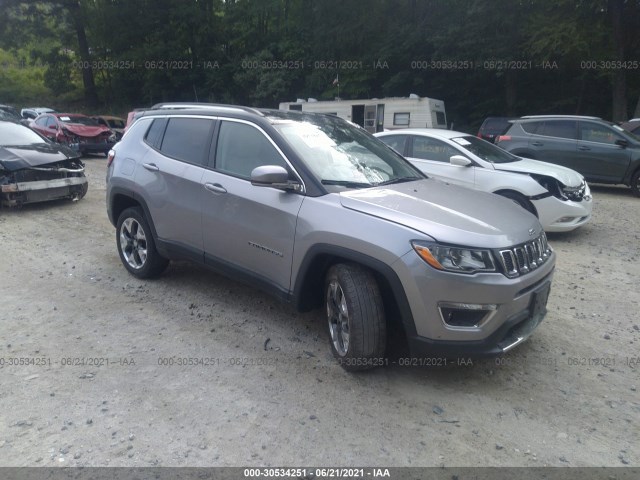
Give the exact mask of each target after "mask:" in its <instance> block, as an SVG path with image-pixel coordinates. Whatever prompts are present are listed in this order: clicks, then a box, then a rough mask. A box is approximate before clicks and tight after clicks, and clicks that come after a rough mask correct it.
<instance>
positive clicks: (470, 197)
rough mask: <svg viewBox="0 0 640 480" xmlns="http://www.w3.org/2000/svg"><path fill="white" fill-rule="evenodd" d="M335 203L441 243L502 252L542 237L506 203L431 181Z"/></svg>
mask: <svg viewBox="0 0 640 480" xmlns="http://www.w3.org/2000/svg"><path fill="white" fill-rule="evenodd" d="M340 202H341V204H342V206H343V207H345V208H348V209H351V210H355V211H358V212H362V213H365V214H367V215H373V216H375V217H379V218H383V219H385V220H388V221H390V222H394V223H398V224H400V225H404V226H406V227H408V228H411V229H414V230H417V231H419V232H422V233H423V234H425V235H428V236H430V237H431V238H433V239H435V240H437V241H439V242H443V243H451V244H457V245H467V246H475V247H485V248H502V247H507V246H511V245H516V244H519V243H524V242H527V241H529V240H531V239H532V238H534V237H537V236H538V235H539V234H540V232H541V231H542V227H541V226H540V223H539V222H538V219H537V218H536V217H535V216H533V215H532V214H530V213H529V212H527V211H525V210H524V209H523V208H521V207H519V206H517V205H516V204H514V203H513V202H512V201H511V200H507V199H505V198H502V197H500V196H498V195H494V194H492V193H485V192H478V191H476V190H470V189H467V188H464V187H459V186H455V185H449V184H446V183H443V182H440V181H437V180H433V179H425V180H417V181H414V182H408V183H401V184H397V185H387V186H381V187H374V188H367V189H362V190H349V191H346V192H341V193H340Z"/></svg>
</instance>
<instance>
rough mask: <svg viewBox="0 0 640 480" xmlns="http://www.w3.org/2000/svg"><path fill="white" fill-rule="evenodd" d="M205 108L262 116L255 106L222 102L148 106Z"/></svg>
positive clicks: (155, 107) (170, 108)
mask: <svg viewBox="0 0 640 480" xmlns="http://www.w3.org/2000/svg"><path fill="white" fill-rule="evenodd" d="M207 108H218V109H225V110H234V111H244V112H249V113H254V114H256V115H260V116H264V114H263V113H262V112H261V111H260V110H258V109H256V108H252V107H243V106H241V105H226V104H222V103H200V102H165V103H156V104H155V105H154V106H152V107H151V108H150V110H164V109H167V110H172V109H175V110H179V109H207Z"/></svg>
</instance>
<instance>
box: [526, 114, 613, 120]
mask: <svg viewBox="0 0 640 480" xmlns="http://www.w3.org/2000/svg"><path fill="white" fill-rule="evenodd" d="M520 118H527V119H528V118H569V119H571V118H577V119H583V120H602V119H601V118H600V117H588V116H586V115H526V116H524V117H520Z"/></svg>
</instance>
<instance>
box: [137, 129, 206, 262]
mask: <svg viewBox="0 0 640 480" xmlns="http://www.w3.org/2000/svg"><path fill="white" fill-rule="evenodd" d="M213 127H214V120H213V119H208V118H190V117H175V118H170V119H169V120H167V119H165V118H158V119H155V120H154V121H153V124H152V125H151V127H150V128H149V131H148V132H147V134H146V137H145V142H146V143H147V144H149V145H150V146H151V147H152V148H150V149H149V150H148V152H147V154H146V155H145V157H144V158H143V160H142V162H141V165H139V166H138V168H137V169H136V174H135V181H136V183H137V184H138V185H140V187H141V191H142V192H145V194H146V197H145V200H146V203H147V206H148V208H149V211H150V213H151V217H152V219H153V223H154V225H155V228H156V232H157V234H158V237H159V238H160V239H161V240H165V241H168V242H169V243H171V244H173V245H174V246H176V247H179V248H180V249H181V250H183V251H185V252H189V253H190V254H191V255H192V256H194V258H195V259H197V260H200V261H202V254H203V248H202V219H201V206H200V202H201V197H200V189H201V181H202V175H203V173H204V165H205V163H206V162H207V161H208V158H209V152H210V147H211V138H212V133H213Z"/></svg>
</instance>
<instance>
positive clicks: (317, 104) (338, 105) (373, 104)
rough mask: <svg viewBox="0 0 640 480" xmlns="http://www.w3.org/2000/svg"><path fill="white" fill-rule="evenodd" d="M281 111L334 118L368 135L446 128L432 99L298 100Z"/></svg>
mask: <svg viewBox="0 0 640 480" xmlns="http://www.w3.org/2000/svg"><path fill="white" fill-rule="evenodd" d="M280 110H299V111H302V112H314V113H327V114H330V115H337V116H338V117H340V118H344V119H345V120H349V121H351V122H353V123H356V124H358V125H360V126H361V127H364V128H365V129H366V130H367V131H369V132H371V133H376V132H382V131H383V130H394V129H399V128H447V117H446V114H445V111H444V102H443V101H442V100H435V99H433V98H427V97H422V98H420V97H418V96H417V95H413V94H412V95H411V96H409V97H391V98H372V99H369V100H331V101H317V100H315V99H313V98H310V99H308V100H303V99H298V100H297V101H295V102H283V103H281V104H280Z"/></svg>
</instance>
